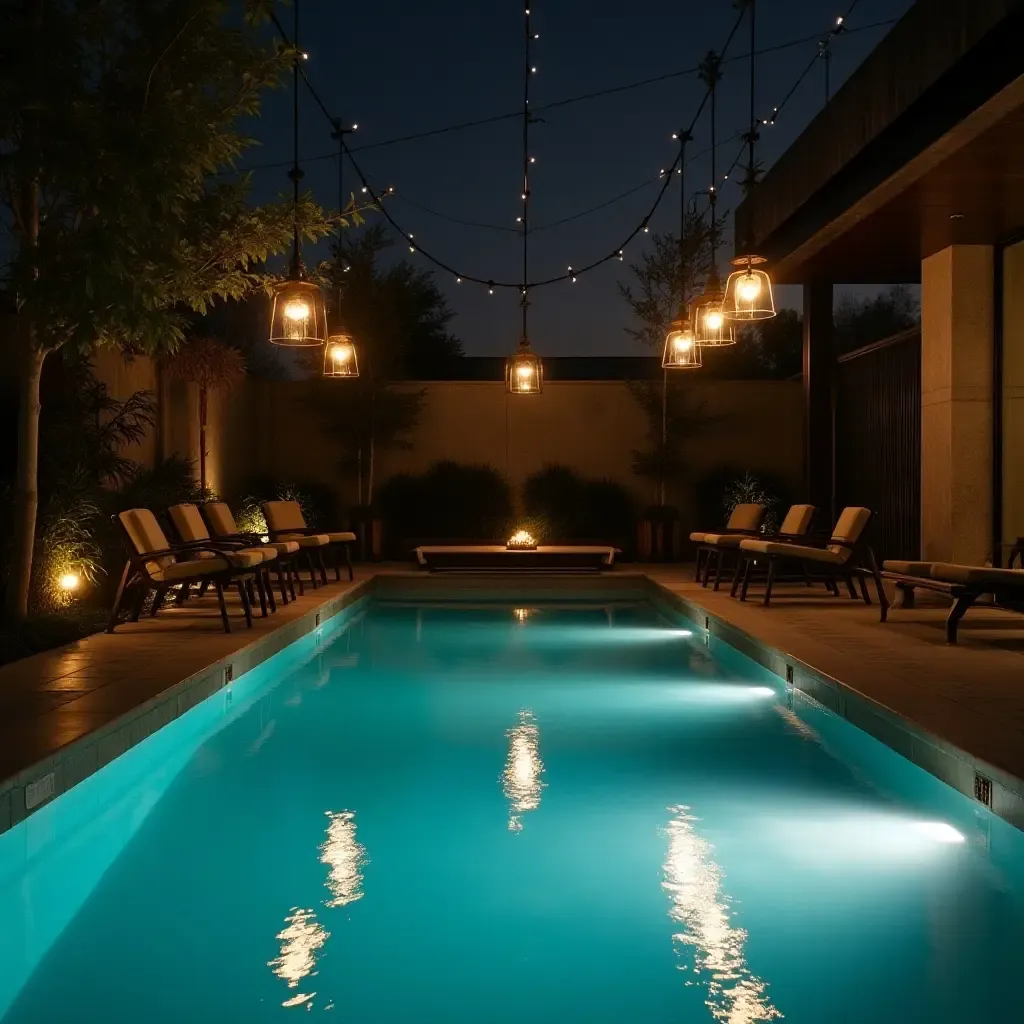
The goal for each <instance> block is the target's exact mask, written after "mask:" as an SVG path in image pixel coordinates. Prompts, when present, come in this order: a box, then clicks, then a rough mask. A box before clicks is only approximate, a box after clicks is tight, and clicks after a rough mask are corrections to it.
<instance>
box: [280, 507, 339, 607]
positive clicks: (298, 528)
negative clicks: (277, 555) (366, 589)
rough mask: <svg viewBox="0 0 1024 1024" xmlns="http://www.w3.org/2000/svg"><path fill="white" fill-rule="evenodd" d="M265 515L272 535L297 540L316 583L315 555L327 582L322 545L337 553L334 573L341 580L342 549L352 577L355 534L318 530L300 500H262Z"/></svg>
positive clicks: (322, 576) (282, 538)
mask: <svg viewBox="0 0 1024 1024" xmlns="http://www.w3.org/2000/svg"><path fill="white" fill-rule="evenodd" d="M263 515H264V517H265V518H266V520H267V532H268V533H269V534H270V539H271V540H273V541H278V540H294V541H298V543H299V547H300V549H302V550H303V551H305V552H306V553H307V555H308V556H309V559H310V561H309V564H310V567H311V568H310V576H311V577H312V578H313V586H314V587H315V586H316V576H315V574H314V573H313V571H312V566H313V560H314V557H315V559H316V561H318V562H319V564H320V576H321V579H322V580H323V582H324V583H326V582H327V568H326V566H325V565H324V560H323V549H324V548H329V549H330V550H331V552H332V553H333V555H334V575H335V578H336V579H337V580H339V581H340V580H341V568H340V564H339V559H338V553H339V552H341V554H342V555H344V558H345V564H346V565H347V566H348V578H349V579H350V580H351V579H353V573H352V554H351V548H352V544H353V543H354V542H355V539H356V535H355V534H354V533H348V532H347V531H334V532H332V531H321V530H315V529H313V528H312V527H310V526H307V525H306V518H305V516H303V514H302V506H301V505H300V504H299V503H298V502H297V501H265V502H263Z"/></svg>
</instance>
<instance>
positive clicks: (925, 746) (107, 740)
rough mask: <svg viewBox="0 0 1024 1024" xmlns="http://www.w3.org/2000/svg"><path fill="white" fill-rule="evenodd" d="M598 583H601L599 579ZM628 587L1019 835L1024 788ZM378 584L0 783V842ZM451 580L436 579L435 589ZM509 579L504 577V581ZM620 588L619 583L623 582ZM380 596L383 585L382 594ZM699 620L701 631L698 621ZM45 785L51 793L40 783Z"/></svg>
mask: <svg viewBox="0 0 1024 1024" xmlns="http://www.w3.org/2000/svg"><path fill="white" fill-rule="evenodd" d="M602 575H603V574H602ZM609 575H614V576H618V577H619V578H620V579H621V577H623V576H628V577H630V578H631V579H632V580H633V581H640V582H641V589H642V590H643V591H644V592H645V593H646V595H647V596H648V598H649V599H650V600H651V601H652V603H654V604H655V606H658V605H660V606H661V607H662V609H668V610H669V611H671V612H675V613H679V614H682V615H683V616H684V617H685V618H686V619H688V620H689V621H691V622H693V623H694V624H695V625H696V626H697V627H698V628H700V629H702V630H706V633H707V635H709V636H713V637H715V638H717V639H719V640H721V641H722V642H724V643H726V644H728V645H729V646H730V647H732V648H733V649H734V650H737V651H739V652H740V653H741V654H743V655H745V656H746V657H747V658H749V659H750V660H751V661H753V662H755V664H758V665H760V666H761V667H762V668H764V669H766V670H768V671H769V672H771V673H772V674H773V675H775V676H776V677H777V678H779V679H780V680H781V681H782V682H783V684H784V685H785V686H786V687H787V688H789V687H792V689H793V690H794V691H799V693H801V694H802V695H803V696H804V697H805V698H809V699H811V700H814V701H816V702H817V703H819V704H821V705H822V706H824V707H825V708H827V709H828V710H829V711H832V712H833V713H834V714H836V715H838V716H839V717H841V718H844V719H846V721H848V722H849V723H850V724H851V725H853V726H855V727H856V728H858V729H860V730H861V731H862V732H865V733H867V734H868V735H869V736H871V737H872V738H873V739H876V740H878V741H879V742H880V743H882V744H884V745H885V746H887V747H889V749H891V750H893V751H895V752H896V753H897V754H900V755H901V756H902V757H904V758H906V759H907V760H908V761H910V762H911V763H912V764H915V765H916V766H917V767H919V768H922V769H923V770H924V771H926V772H928V773H929V774H930V775H932V776H934V777H935V778H937V779H939V780H940V781H941V782H944V783H946V784H947V785H948V786H951V787H952V788H953V789H955V790H957V792H959V793H961V794H962V795H963V796H966V797H967V798H968V799H970V800H971V801H973V802H974V803H975V804H977V805H978V806H979V807H984V806H986V805H985V804H983V803H981V802H980V801H979V800H977V798H976V795H975V788H974V787H975V779H976V776H977V775H981V776H983V777H984V778H985V779H987V780H988V781H990V782H991V784H992V801H991V804H990V805H987V806H988V809H989V810H990V811H991V812H992V813H993V814H995V815H996V816H998V817H1000V818H1002V819H1003V820H1004V821H1006V822H1008V823H1009V824H1011V825H1013V826H1014V827H1016V828H1018V829H1020V830H1022V831H1024V780H1021V779H1019V778H1017V777H1016V776H1015V775H1013V774H1012V773H1010V772H1007V771H1005V770H1004V769H1001V768H999V767H998V766H996V765H993V764H990V763H989V762H987V761H985V760H984V759H983V758H980V757H977V756H975V755H973V754H970V753H968V752H967V751H965V750H963V749H961V748H960V747H957V746H956V745H955V744H953V743H951V742H949V741H948V740H945V739H943V738H942V737H941V736H938V735H936V734H935V733H931V732H929V731H928V730H926V729H925V728H924V727H923V726H921V725H920V724H919V723H917V722H914V721H913V720H911V719H908V718H905V717H904V716H902V715H900V714H899V713H897V712H895V711H893V710H892V709H891V708H888V707H886V706H885V705H884V704H881V703H879V702H878V701H876V700H874V699H873V698H871V697H868V696H866V695H865V694H862V693H860V692H859V691H858V690H856V689H854V688H853V687H852V686H850V685H848V684H846V683H844V682H842V680H839V679H836V678H834V677H832V676H830V675H828V674H827V673H825V672H822V671H820V670H819V669H816V668H814V666H813V665H810V664H808V663H807V662H804V661H802V660H801V659H800V658H798V657H795V656H794V655H791V654H789V653H787V652H786V651H784V650H782V649H780V648H777V647H775V646H773V645H771V644H769V643H767V642H766V641H764V640H761V639H759V638H758V637H756V636H754V635H753V634H751V633H749V632H747V631H746V630H744V629H742V628H740V627H739V626H736V625H735V624H733V623H732V622H730V621H728V620H727V619H725V618H722V617H721V616H719V615H716V614H715V613H714V612H712V611H710V610H709V609H707V608H705V607H703V606H702V605H700V604H698V603H697V602H695V601H692V600H690V599H689V598H688V597H685V596H683V595H682V594H679V593H677V592H675V591H673V590H671V589H669V588H668V587H666V586H665V585H664V584H662V583H660V582H658V580H656V579H654V578H653V577H651V576H649V575H648V574H647V573H646V572H643V571H640V572H635V571H634V572H624V573H616V574H609ZM390 578H391V577H389V576H388V575H383V574H380V573H374V575H372V576H370V577H369V578H367V579H365V580H360V581H359V582H358V583H356V584H355V585H354V586H352V587H351V588H349V589H347V590H346V591H345V592H344V593H341V594H337V595H335V596H333V597H331V598H329V599H327V600H326V601H324V603H323V604H320V605H317V606H315V607H313V608H311V609H310V610H309V611H308V612H305V613H304V614H303V615H301V616H299V617H297V618H295V619H292V620H291V621H290V622H287V623H284V624H282V625H281V626H279V627H278V628H277V629H275V630H273V631H271V632H270V633H268V634H266V635H264V636H262V637H260V638H259V639H258V640H254V641H253V642H252V643H250V644H247V645H246V646H244V647H241V648H239V649H238V650H236V651H233V652H231V653H229V654H227V655H225V656H224V657H222V658H219V659H217V660H216V661H215V662H213V663H211V664H210V665H207V666H205V667H204V668H201V669H199V670H198V671H196V672H195V673H193V674H192V675H190V676H188V677H187V678H185V679H182V680H180V681H179V682H177V683H174V684H172V685H171V686H169V687H168V688H167V689H165V690H162V691H161V692H160V693H158V694H156V695H155V696H153V697H151V698H149V699H148V700H146V701H144V702H142V703H141V704H139V705H137V706H136V707H134V708H132V709H131V710H129V711H126V712H124V713H123V714H121V715H118V716H117V717H116V718H113V719H111V720H110V721H109V722H107V723H105V724H104V725H102V726H100V727H99V728H97V729H95V730H93V731H91V732H89V733H86V734H85V735H84V736H80V737H78V738H77V739H75V740H73V741H72V742H70V743H68V744H66V745H65V746H63V747H61V748H60V749H58V750H56V751H54V752H53V753H52V754H50V755H48V756H47V757H45V758H43V759H42V760H40V761H37V762H36V763H34V764H32V765H29V766H28V767H26V768H23V769H21V770H20V771H18V772H16V773H15V774H14V775H13V776H10V777H9V778H7V779H4V780H0V834H3V833H4V832H6V831H8V830H9V829H11V828H13V827H14V826H15V825H18V824H20V823H21V822H22V821H24V820H25V819H26V818H28V817H30V816H31V815H32V814H34V813H35V812H36V811H37V810H40V809H42V808H43V807H46V806H48V805H49V804H51V803H52V802H53V801H54V800H55V799H57V797H59V796H60V795H61V794H63V793H65V792H67V791H68V790H70V789H72V788H73V787H74V786H76V785H77V784H78V783H79V782H81V781H82V780H83V779H85V778H87V777H88V776H90V775H92V774H94V773H95V772H97V771H99V770H100V769H101V768H103V767H104V766H105V765H107V764H109V763H110V762H111V761H113V760H115V759H116V758H117V757H119V756H120V755H121V754H123V753H125V751H127V750H129V749H130V748H132V747H134V746H136V745H137V744H139V743H141V742H142V741H143V740H144V739H146V738H147V737H148V736H151V735H152V734H153V733H155V732H156V731H158V730H159V729H161V728H163V727H164V726H165V725H169V724H170V723H171V722H173V721H174V720H175V719H177V718H179V717H180V716H181V715H183V714H184V713H185V712H186V711H188V710H190V709H191V708H193V707H195V706H196V705H197V704H199V703H200V702H202V701H203V700H205V699H206V698H208V697H210V696H212V695H213V694H215V693H217V692H218V691H219V690H221V689H223V688H224V687H225V686H226V685H228V679H227V673H226V669H227V668H228V667H229V666H230V667H231V669H232V675H233V679H234V680H237V679H238V678H239V677H241V676H242V675H244V674H245V673H247V672H249V671H251V670H252V669H255V668H257V667H259V666H260V665H262V664H263V663H264V662H266V661H268V660H269V659H270V658H272V657H273V656H274V655H276V654H278V653H280V652H281V651H283V650H284V649H285V648H286V647H288V646H290V645H291V644H293V643H294V642H295V641H297V640H299V639H301V638H302V637H304V636H306V635H308V634H309V633H311V632H312V631H313V630H315V629H316V628H317V627H318V625H321V623H320V619H321V618H324V619H330V618H333V617H334V616H336V615H338V614H340V613H341V612H343V611H345V610H346V609H347V608H350V607H351V606H353V605H354V604H356V603H358V602H360V601H362V600H364V599H365V598H368V597H372V596H373V594H374V593H375V592H376V591H377V590H378V588H379V586H380V583H381V581H386V580H388V579H390ZM457 579H458V577H455V576H452V577H446V578H445V582H448V581H451V580H457ZM505 579H506V580H511V579H513V577H512V576H508V577H505ZM623 582H626V581H625V580H623ZM385 588H386V584H385ZM702 619H703V620H704V621H703V622H702V621H701V620H702ZM51 776H52V780H51V781H52V790H49V785H50V784H49V783H47V782H46V780H47V779H48V778H49V777H51ZM40 783H44V784H46V785H45V788H46V789H47V790H48V791H47V792H46V795H45V796H44V797H43V798H41V799H39V800H38V801H37V802H35V803H33V806H32V807H31V808H29V807H28V806H27V801H26V790H27V789H28V788H29V787H31V786H33V785H38V784H40Z"/></svg>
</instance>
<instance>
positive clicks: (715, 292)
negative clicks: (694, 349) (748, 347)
mask: <svg viewBox="0 0 1024 1024" xmlns="http://www.w3.org/2000/svg"><path fill="white" fill-rule="evenodd" d="M724 298H725V296H724V294H723V293H722V286H721V284H719V281H718V275H717V274H716V273H715V272H714V270H712V272H711V276H710V277H709V278H708V283H707V286H706V287H705V288H704V294H703V295H700V296H699V297H698V298H696V299H694V300H693V305H692V309H691V316H690V319H691V322H692V323H693V340H694V342H695V343H696V344H697V345H700V346H701V347H702V348H721V347H723V346H725V345H735V344H736V332H735V331H734V330H733V327H732V324H731V323H730V322H729V321H728V320H727V319H726V317H725V313H724V311H723V308H722V303H723V301H724Z"/></svg>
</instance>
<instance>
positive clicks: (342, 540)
mask: <svg viewBox="0 0 1024 1024" xmlns="http://www.w3.org/2000/svg"><path fill="white" fill-rule="evenodd" d="M327 536H328V537H330V538H331V543H332V544H348V543H350V542H351V541H354V540H355V539H356V535H355V534H354V533H346V532H345V531H344V530H342V531H340V532H335V533H328V534H327Z"/></svg>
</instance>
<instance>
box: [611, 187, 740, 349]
mask: <svg viewBox="0 0 1024 1024" xmlns="http://www.w3.org/2000/svg"><path fill="white" fill-rule="evenodd" d="M723 223H724V222H723ZM718 230H719V235H720V234H721V225H720V226H719V229H718ZM651 245H652V247H653V249H652V251H650V252H643V253H642V254H641V256H640V262H639V263H630V264H629V269H630V271H631V272H632V274H633V278H634V280H633V281H631V282H627V283H623V282H622V281H620V282H619V295H621V296H622V298H624V299H625V300H626V302H627V304H628V305H629V307H630V309H631V310H632V311H633V315H634V316H635V317H636V320H637V323H636V324H634V325H631V326H629V327H627V328H626V333H627V334H628V335H629V336H630V337H631V338H633V339H635V340H636V341H639V342H640V343H641V344H644V345H647V346H648V347H649V348H652V349H654V350H655V351H657V352H658V353H659V354H660V352H661V348H662V346H663V345H664V344H665V335H666V333H667V332H668V325H669V324H670V323H671V322H672V320H674V319H675V318H676V316H678V313H679V307H680V304H685V303H687V302H689V301H690V299H692V298H693V297H694V295H695V294H696V292H697V290H698V288H700V287H702V286H703V284H704V281H705V280H706V278H707V275H708V271H710V269H711V232H710V225H709V223H708V222H707V220H706V218H705V217H704V215H703V214H701V213H698V212H697V210H696V209H695V208H694V207H692V206H691V207H690V208H689V209H687V211H686V216H685V220H684V224H683V242H682V246H680V241H679V235H677V234H673V233H672V232H666V233H664V234H663V233H661V232H655V233H654V235H653V236H652V237H651Z"/></svg>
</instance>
